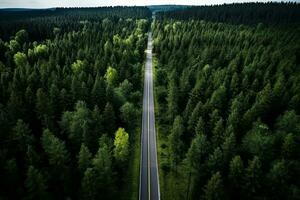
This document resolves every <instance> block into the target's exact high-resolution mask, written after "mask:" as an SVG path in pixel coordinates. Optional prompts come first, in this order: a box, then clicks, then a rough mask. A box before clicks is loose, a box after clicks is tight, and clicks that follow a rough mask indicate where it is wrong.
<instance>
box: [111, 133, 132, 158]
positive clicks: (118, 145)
mask: <svg viewBox="0 0 300 200" xmlns="http://www.w3.org/2000/svg"><path fill="white" fill-rule="evenodd" d="M128 155H129V135H128V133H126V132H125V129H124V128H119V129H118V130H117V132H116V134H115V140H114V157H115V158H116V160H117V161H118V162H122V163H124V162H126V161H127V160H128Z"/></svg>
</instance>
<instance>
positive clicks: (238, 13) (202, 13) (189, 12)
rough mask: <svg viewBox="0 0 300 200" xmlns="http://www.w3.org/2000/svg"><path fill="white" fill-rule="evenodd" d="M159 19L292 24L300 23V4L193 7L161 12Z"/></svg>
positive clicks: (238, 4)
mask: <svg viewBox="0 0 300 200" xmlns="http://www.w3.org/2000/svg"><path fill="white" fill-rule="evenodd" d="M158 18H160V19H162V18H172V19H176V20H190V19H203V20H207V21H214V22H228V23H233V24H257V23H260V22H262V23H265V24H272V25H274V24H287V23H288V24H291V23H299V22H300V4H299V3H283V2H282V3H243V4H240V3H237V4H224V5H215V6H193V7H189V8H187V9H184V10H176V11H172V12H161V13H159V14H158Z"/></svg>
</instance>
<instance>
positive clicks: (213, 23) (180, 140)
mask: <svg viewBox="0 0 300 200" xmlns="http://www.w3.org/2000/svg"><path fill="white" fill-rule="evenodd" d="M274 10H276V12H274ZM299 10H300V9H299V4H292V3H291V4H285V3H266V4H260V3H259V4H234V5H223V6H207V7H201V6H200V7H191V8H187V9H184V10H177V11H170V12H161V13H158V14H157V16H156V22H155V24H154V26H153V30H154V32H153V37H154V53H155V55H156V58H157V60H158V63H157V66H156V74H155V75H156V79H155V80H156V81H155V87H156V94H155V95H156V102H157V103H156V106H158V107H157V108H156V109H157V110H158V111H157V113H158V114H157V118H156V119H157V122H158V125H157V127H158V133H159V139H160V141H159V145H160V146H159V152H160V154H159V156H160V157H159V161H160V163H159V164H160V170H161V171H160V176H162V177H160V180H161V192H162V194H161V195H162V199H165V200H168V199H170V200H176V199H178V200H182V199H190V200H191V199H207V200H213V199H298V198H299V197H300V190H299V186H300V182H299V178H300V170H299V169H300V151H299V148H297V146H299V145H300V125H299V124H300V98H299V94H300V87H299V80H300V71H299V69H300V46H299V45H300V37H299V36H300V35H299V33H300V29H299V24H300V18H299V13H300V12H299ZM273 12H274V13H273ZM272 13H273V14H272ZM275 13H276V14H275ZM266 16H268V17H267V18H265V17H266ZM292 16H293V17H292ZM262 19H264V20H262ZM261 22H263V23H261Z"/></svg>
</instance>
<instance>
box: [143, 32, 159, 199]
mask: <svg viewBox="0 0 300 200" xmlns="http://www.w3.org/2000/svg"><path fill="white" fill-rule="evenodd" d="M146 54H147V57H146V64H145V79H144V96H143V121H142V135H141V160H140V188H139V199H140V200H160V190H159V177H158V165H157V150H156V133H155V116H154V100H153V76H152V33H151V32H149V36H148V45H147V50H146Z"/></svg>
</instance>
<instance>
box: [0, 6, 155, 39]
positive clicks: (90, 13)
mask: <svg viewBox="0 0 300 200" xmlns="http://www.w3.org/2000/svg"><path fill="white" fill-rule="evenodd" d="M150 16H151V11H150V10H149V9H148V8H147V7H122V6H118V7H101V8H100V7H98V8H53V9H37V10H30V11H28V10H20V11H14V10H7V9H4V10H0V37H1V38H2V39H3V40H8V39H9V37H10V36H11V35H13V34H14V33H16V32H17V31H18V30H20V29H26V30H27V31H28V34H29V36H30V39H31V40H32V41H34V40H41V39H45V38H49V37H51V36H54V34H53V32H52V30H53V28H55V27H58V28H60V29H61V30H62V31H63V32H69V31H73V30H79V29H80V28H82V27H83V22H84V21H89V22H97V21H100V20H102V19H104V18H110V19H111V20H113V21H115V22H116V21H118V20H119V18H123V19H125V18H133V19H145V18H148V17H150ZM79 22H81V24H82V25H81V26H78V23H79ZM75 28H77V29H75Z"/></svg>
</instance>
